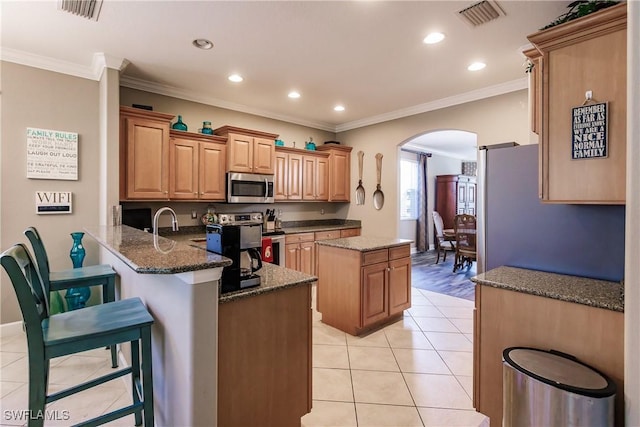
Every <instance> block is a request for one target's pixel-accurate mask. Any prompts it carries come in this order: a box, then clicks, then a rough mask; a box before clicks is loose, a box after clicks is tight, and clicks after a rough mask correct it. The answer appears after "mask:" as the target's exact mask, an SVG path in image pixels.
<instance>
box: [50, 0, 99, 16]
mask: <svg viewBox="0 0 640 427" xmlns="http://www.w3.org/2000/svg"><path fill="white" fill-rule="evenodd" d="M101 7H102V0H58V10H63V11H65V12H69V13H73V14H74V15H78V16H81V17H83V18H87V19H93V20H94V21H97V20H98V15H100V8H101Z"/></svg>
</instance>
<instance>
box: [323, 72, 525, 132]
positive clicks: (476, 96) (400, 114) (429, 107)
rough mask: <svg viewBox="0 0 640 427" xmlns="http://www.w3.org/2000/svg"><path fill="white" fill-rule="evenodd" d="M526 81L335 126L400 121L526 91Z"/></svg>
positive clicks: (341, 129)
mask: <svg viewBox="0 0 640 427" xmlns="http://www.w3.org/2000/svg"><path fill="white" fill-rule="evenodd" d="M528 85H529V83H528V79H527V78H526V77H523V78H521V79H517V80H511V81H509V82H505V83H500V84H497V85H493V86H488V87H485V88H482V89H477V90H472V91H470V92H465V93H461V94H459V95H454V96H450V97H447V98H442V99H438V100H435V101H432V102H427V103H425V104H420V105H416V106H413V107H409V108H403V109H400V110H396V111H391V112H389V113H384V114H380V115H377V116H372V117H368V118H366V119H362V120H354V121H352V122H347V123H342V124H339V125H338V126H336V130H335V131H336V133H337V132H344V131H348V130H351V129H357V128H361V127H365V126H370V125H375V124H378V123H382V122H387V121H389V120H396V119H401V118H404V117H409V116H413V115H416V114H421V113H427V112H429V111H435V110H440V109H442V108H447V107H453V106H454V105H460V104H466V103H467V102H473V101H478V100H481V99H485V98H491V97H493V96H497V95H504V94H505V93H510V92H515V91H517V90H522V89H526V88H528V87H529V86H528Z"/></svg>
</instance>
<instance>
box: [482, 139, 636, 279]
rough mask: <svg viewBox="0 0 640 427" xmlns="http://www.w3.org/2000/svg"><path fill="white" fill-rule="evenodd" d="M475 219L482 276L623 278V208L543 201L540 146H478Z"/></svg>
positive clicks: (511, 144) (512, 144)
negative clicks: (528, 273)
mask: <svg viewBox="0 0 640 427" xmlns="http://www.w3.org/2000/svg"><path fill="white" fill-rule="evenodd" d="M573 179H580V177H579V176H576V177H574V178H573ZM477 216H478V243H477V244H478V273H481V272H484V271H488V270H491V269H493V268H496V267H499V266H501V265H508V266H512V267H522V268H528V269H532V270H541V271H548V272H553V273H560V274H570V275H576V276H584V277H591V278H595V279H603V280H611V281H620V280H621V279H622V278H623V277H624V220H625V207H624V206H618V205H569V204H548V203H542V202H540V200H539V199H538V145H523V146H518V145H517V144H515V143H507V144H498V145H489V146H484V147H480V153H479V161H478V215H477Z"/></svg>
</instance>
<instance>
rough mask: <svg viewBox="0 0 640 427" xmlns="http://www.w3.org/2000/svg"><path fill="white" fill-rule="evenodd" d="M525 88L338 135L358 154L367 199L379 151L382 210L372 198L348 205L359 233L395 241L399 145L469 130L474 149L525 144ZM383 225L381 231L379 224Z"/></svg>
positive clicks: (353, 176)
mask: <svg viewBox="0 0 640 427" xmlns="http://www.w3.org/2000/svg"><path fill="white" fill-rule="evenodd" d="M527 111H528V100H527V90H521V91H517V92H513V93H508V94H505V95H501V96H495V97H492V98H488V99H484V100H480V101H475V102H470V103H467V104H463V105H457V106H454V107H449V108H444V109H441V110H437V111H431V112H428V113H423V114H417V115H415V116H411V117H405V118H402V119H397V120H393V121H389V122H384V123H380V124H376V125H372V126H367V127H364V128H359V129H354V130H350V131H345V132H340V133H338V135H337V140H338V141H340V142H341V143H343V144H345V145H349V146H351V147H353V152H354V153H356V152H358V150H362V151H364V153H365V156H364V172H363V178H362V182H363V185H364V187H365V190H366V192H367V195H372V194H373V192H374V190H375V184H376V175H375V157H374V156H375V155H376V153H378V152H379V153H382V154H383V156H384V158H383V162H382V163H383V165H382V185H381V187H382V191H383V192H384V196H385V203H384V207H383V208H382V209H381V210H376V209H375V208H374V207H373V199H372V198H371V197H367V200H366V203H365V205H361V206H357V205H355V204H351V205H350V206H349V211H348V217H349V218H354V219H360V220H361V221H362V234H363V235H370V236H384V237H396V236H397V235H398V223H399V221H398V216H399V215H398V209H397V205H398V188H399V185H398V173H397V164H398V158H397V157H398V150H397V148H398V145H401V144H403V143H404V142H406V141H407V140H408V139H411V138H413V137H415V136H417V135H420V134H423V133H425V132H432V131H435V130H442V129H456V130H464V131H468V132H474V133H475V134H477V136H478V146H482V145H491V144H498V143H502V142H508V141H516V142H518V143H519V144H528V143H529V141H530V137H529V130H528V129H529V124H528V123H529V121H528V112H527ZM351 168H352V170H357V169H356V168H357V158H356V156H352V159H351ZM357 185H358V177H357V174H351V188H352V194H351V198H352V199H353V200H355V188H356V186H357ZM382 224H384V225H385V226H384V227H381V226H380V225H382Z"/></svg>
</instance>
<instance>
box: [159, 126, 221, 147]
mask: <svg viewBox="0 0 640 427" xmlns="http://www.w3.org/2000/svg"><path fill="white" fill-rule="evenodd" d="M169 136H170V137H171V138H183V139H184V138H186V139H189V140H191V141H200V142H217V143H220V144H226V142H227V138H226V137H224V136H219V135H205V134H202V133H195V132H185V131H182V130H175V129H171V130H170V131H169Z"/></svg>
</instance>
